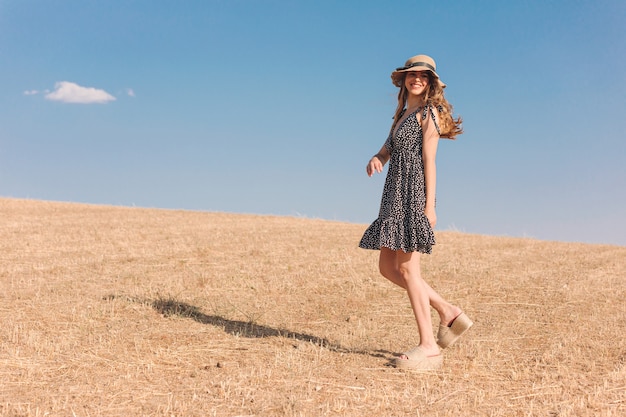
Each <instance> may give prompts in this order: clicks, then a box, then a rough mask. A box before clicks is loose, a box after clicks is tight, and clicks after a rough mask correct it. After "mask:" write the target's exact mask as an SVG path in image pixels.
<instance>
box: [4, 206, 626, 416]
mask: <svg viewBox="0 0 626 417" xmlns="http://www.w3.org/2000/svg"><path fill="white" fill-rule="evenodd" d="M364 228H365V226H364V225H356V224H345V223H338V222H330V221H322V220H314V219H302V218H288V217H273V216H253V215H236V214H224V213H207V212H191V211H177V210H157V209H140V208H124V207H109V206H94V205H83V204H70V203H55V202H43V201H31V200H17V199H8V198H0V245H1V250H0V260H1V262H0V323H2V327H1V328H0V381H2V382H1V383H0V415H3V416H44V415H51V416H74V415H75V416H331V415H332V416H336V415H341V416H404V415H407V416H409V415H410V416H624V415H626V338H624V336H623V335H624V334H626V303H625V302H624V300H625V299H626V282H625V278H626V247H618V246H603V245H586V244H573V243H559V242H544V241H537V240H531V239H516V238H503V237H489V236H478V235H469V234H462V233H457V232H439V233H437V239H438V245H437V246H436V248H435V249H434V252H433V255H430V256H426V257H424V261H423V264H424V272H425V278H426V279H427V280H428V281H429V282H430V283H431V285H432V286H433V287H434V288H435V289H437V290H438V291H440V292H441V293H442V295H444V297H446V298H448V299H450V300H451V301H452V302H454V303H457V304H459V305H460V306H462V307H463V308H464V309H465V311H466V312H467V313H468V314H469V315H470V316H471V317H472V318H473V320H474V322H475V326H474V327H473V328H472V329H471V330H470V332H469V333H468V335H467V336H465V337H464V338H463V339H462V340H461V341H460V342H459V343H458V344H457V345H455V346H453V347H451V348H450V349H447V350H446V351H445V360H444V367H443V369H442V370H441V371H438V372H433V373H429V374H417V373H412V372H405V371H399V370H396V369H394V368H392V367H390V366H388V362H389V360H390V359H391V358H393V357H394V354H396V353H398V352H401V351H403V350H406V349H407V348H409V347H411V346H414V345H415V344H416V342H417V340H416V338H417V330H416V328H415V322H414V319H413V316H412V313H411V309H410V306H409V303H408V299H407V297H406V296H405V294H404V293H403V292H402V291H401V290H399V289H397V288H395V287H393V286H392V284H390V283H388V282H387V281H386V280H384V279H383V278H382V277H380V276H379V275H378V272H377V252H375V251H364V250H361V249H358V248H357V244H358V240H359V239H360V236H361V233H362V232H363V230H364ZM434 325H437V322H436V320H435V322H434Z"/></svg>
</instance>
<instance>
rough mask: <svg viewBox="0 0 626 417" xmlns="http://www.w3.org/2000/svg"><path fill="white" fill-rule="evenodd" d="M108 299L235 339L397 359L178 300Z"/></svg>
mask: <svg viewBox="0 0 626 417" xmlns="http://www.w3.org/2000/svg"><path fill="white" fill-rule="evenodd" d="M104 299H107V300H114V299H124V300H126V301H131V302H138V303H141V304H146V305H149V306H151V307H152V308H154V309H155V310H156V311H158V312H159V313H161V314H163V316H164V317H172V316H177V317H185V318H189V319H192V320H194V321H196V322H198V323H202V324H208V325H211V326H215V327H219V328H222V329H224V331H225V332H226V333H228V334H231V335H233V336H239V337H249V338H265V337H283V338H286V339H295V340H299V341H301V342H308V343H313V344H315V345H317V346H320V347H324V348H326V349H328V350H330V351H333V352H339V353H353V354H358V355H368V356H372V357H375V358H386V359H390V356H394V355H395V354H394V353H393V352H389V351H386V350H380V349H379V350H360V349H350V348H346V347H343V346H341V345H340V344H338V343H333V342H331V341H329V340H328V339H326V338H322V337H318V336H313V335H310V334H306V333H300V332H295V331H292V330H287V329H281V328H274V327H269V326H265V325H262V324H258V323H255V322H249V321H241V320H230V319H227V318H225V317H221V316H216V315H209V314H205V313H203V312H202V311H201V310H200V309H199V308H198V307H196V306H194V305H191V304H188V303H185V302H181V301H177V300H175V299H172V298H159V299H156V300H146V299H138V298H133V297H126V296H117V295H109V296H106V297H104Z"/></svg>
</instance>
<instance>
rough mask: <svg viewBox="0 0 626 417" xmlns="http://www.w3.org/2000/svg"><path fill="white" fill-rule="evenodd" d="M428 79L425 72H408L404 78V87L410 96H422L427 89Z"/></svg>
mask: <svg viewBox="0 0 626 417" xmlns="http://www.w3.org/2000/svg"><path fill="white" fill-rule="evenodd" d="M428 83H429V78H428V72H427V71H409V72H407V73H406V77H405V78H404V86H405V87H406V89H407V92H408V93H409V95H411V96H422V95H424V93H426V89H427V88H428Z"/></svg>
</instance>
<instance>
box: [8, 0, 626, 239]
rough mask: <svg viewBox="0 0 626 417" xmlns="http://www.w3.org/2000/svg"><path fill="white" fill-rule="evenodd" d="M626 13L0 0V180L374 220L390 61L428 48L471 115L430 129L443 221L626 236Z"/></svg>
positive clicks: (443, 224) (510, 6)
mask: <svg viewBox="0 0 626 417" xmlns="http://www.w3.org/2000/svg"><path fill="white" fill-rule="evenodd" d="M625 20H626V2H624V1H622V0H619V1H618V0H615V1H605V0H588V1H576V0H567V1H566V0H563V1H471V2H470V1H467V2H453V1H428V2H425V1H424V2H423V1H415V0H414V1H402V0H400V1H394V2H387V1H364V0H359V1H349V0H346V1H325V0H322V1H319V0H317V1H296V0H246V1H243V0H196V1H193V0H189V1H173V0H170V1H165V0H163V1H159V0H107V1H105V0H102V1H95V0H56V1H49V0H0V196H5V197H17V198H33V199H43V200H60V201H75V202H87V203H95V204H113V205H124V206H131V205H136V206H143V207H158V208H182V209H190V210H206V211H225V212H235V213H259V214H276V215H288V216H305V217H315V218H323V219H329V220H339V221H347V222H354V223H363V224H366V223H369V222H371V221H373V220H374V218H375V217H376V215H377V213H378V205H379V202H380V194H381V191H382V185H383V180H384V174H383V175H378V176H377V177H375V178H368V177H367V175H366V174H365V164H366V162H367V161H368V160H369V158H370V157H371V155H373V154H374V153H376V151H377V150H378V149H379V148H380V146H381V145H382V143H383V142H384V140H385V138H386V136H387V132H388V129H389V126H390V123H391V117H392V114H393V111H394V108H395V100H396V99H395V95H396V90H395V87H393V86H392V84H391V82H390V78H389V75H390V72H391V71H392V70H393V69H394V68H395V67H397V66H400V65H402V64H403V63H404V61H405V60H406V59H407V58H408V57H410V56H412V55H416V54H421V53H424V54H429V55H431V56H433V57H434V58H435V59H436V61H437V64H438V72H439V74H440V76H441V77H442V79H443V80H444V81H445V82H446V83H447V84H448V88H447V89H446V95H447V98H448V99H449V100H450V101H451V102H452V104H453V105H454V107H455V111H456V112H457V113H458V114H459V115H461V116H462V117H463V119H464V128H465V131H466V133H465V134H464V135H462V136H460V137H459V139H458V140H457V141H454V142H452V141H447V140H445V141H442V142H441V144H440V147H439V152H438V194H437V199H438V217H439V224H438V229H439V230H450V229H453V230H459V231H462V232H468V233H479V234H486V235H506V236H527V237H533V238H538V239H545V240H558V241H581V242H589V243H612V244H619V245H626V126H625V121H626V26H625V25H624V21H625ZM385 173H386V171H385ZM356 243H357V242H355V245H356Z"/></svg>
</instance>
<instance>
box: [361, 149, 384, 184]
mask: <svg viewBox="0 0 626 417" xmlns="http://www.w3.org/2000/svg"><path fill="white" fill-rule="evenodd" d="M387 161H389V150H388V149H387V147H386V146H385V145H383V147H382V148H380V151H378V153H377V154H376V155H374V156H372V159H370V161H369V162H368V163H367V167H366V168H365V170H366V171H367V176H368V177H371V176H372V175H374V173H375V172H378V173H381V172H382V171H383V166H384V165H385V164H386V163H387Z"/></svg>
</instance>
